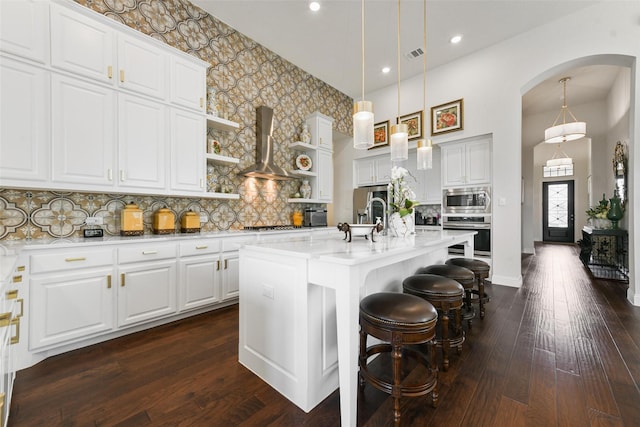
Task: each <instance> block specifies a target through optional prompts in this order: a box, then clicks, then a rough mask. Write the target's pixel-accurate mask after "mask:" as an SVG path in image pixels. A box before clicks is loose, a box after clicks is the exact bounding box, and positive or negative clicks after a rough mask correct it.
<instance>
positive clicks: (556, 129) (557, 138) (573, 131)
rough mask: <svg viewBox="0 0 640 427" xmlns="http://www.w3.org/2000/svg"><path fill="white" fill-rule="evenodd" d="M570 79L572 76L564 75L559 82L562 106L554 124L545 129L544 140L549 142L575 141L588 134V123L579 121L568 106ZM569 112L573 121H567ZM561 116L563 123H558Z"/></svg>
mask: <svg viewBox="0 0 640 427" xmlns="http://www.w3.org/2000/svg"><path fill="white" fill-rule="evenodd" d="M569 80H571V77H563V78H561V79H560V80H559V83H562V108H561V109H560V113H558V116H557V117H556V120H555V121H554V122H553V125H551V127H550V128H547V129H546V130H545V131H544V142H546V143H548V144H556V143H558V142H567V141H573V140H574V139H579V138H582V137H584V136H585V135H586V134H587V124H586V123H585V122H579V121H578V119H576V116H574V115H573V113H571V111H570V110H569V107H568V106H567V82H568V81H569ZM567 113H569V115H570V116H571V118H572V119H573V122H569V123H567ZM560 116H562V123H561V124H557V123H558V121H559V120H560Z"/></svg>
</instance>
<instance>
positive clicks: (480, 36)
mask: <svg viewBox="0 0 640 427" xmlns="http://www.w3.org/2000/svg"><path fill="white" fill-rule="evenodd" d="M319 1H320V3H321V9H320V11H319V12H317V13H313V12H311V11H310V10H309V8H308V3H309V0H192V2H193V3H194V4H196V5H197V6H200V7H201V8H203V9H204V10H206V11H207V12H208V13H210V14H211V15H213V16H215V17H217V18H218V19H220V20H221V21H223V22H225V23H227V24H228V25H230V26H231V27H232V28H235V29H236V30H238V31H239V32H241V33H243V34H245V35H246V36H248V37H250V38H252V39H253V40H255V41H256V42H258V43H260V44H261V45H263V46H265V47H267V48H268V49H270V50H272V51H273V52H275V53H277V54H278V55H280V56H281V57H283V58H285V59H286V60H288V61H290V62H292V63H293V64H295V65H297V66H299V67H300V68H302V69H303V70H305V71H307V72H308V73H310V74H312V75H314V76H316V77H318V78H319V79H321V80H322V81H324V82H326V83H328V84H330V85H331V86H333V87H335V88H336V89H338V90H340V91H342V92H344V93H345V94H347V95H349V96H351V97H353V98H360V97H361V84H362V71H361V67H362V62H361V44H360V43H361V37H360V29H361V25H360V23H361V2H360V1H359V0H319ZM594 3H597V1H591V0H428V1H427V29H428V30H427V40H428V41H427V68H428V69H429V68H434V67H437V66H439V65H442V64H446V63H448V62H451V61H453V60H455V59H457V58H460V57H462V56H465V55H469V54H471V53H474V52H477V51H478V50H481V49H483V48H486V47H488V46H491V45H493V44H496V43H499V42H501V41H503V40H506V39H508V38H511V37H513V36H515V35H517V34H519V33H522V32H525V31H528V30H530V29H532V28H535V27H537V26H540V25H543V24H545V23H547V22H549V20H550V19H551V18H550V17H554V18H555V19H558V18H561V17H563V16H566V15H568V14H571V13H573V12H575V11H576V10H579V9H581V8H585V7H588V6H590V5H592V4H594ZM397 7H398V3H397V2H396V1H394V0H366V2H365V13H366V24H365V31H366V52H365V65H366V70H365V73H366V75H365V84H366V88H365V90H366V91H367V92H370V91H374V90H377V89H380V88H382V87H385V86H389V85H391V84H395V82H396V81H397V74H396V70H397V51H398V50H397V36H396V35H397ZM400 18H401V28H402V30H401V37H400V42H401V48H400V51H401V53H402V55H404V54H405V53H407V52H409V51H411V50H413V49H416V48H419V47H422V45H423V28H424V26H423V1H422V0H402V2H401V15H400ZM455 34H462V35H463V37H464V38H463V40H462V42H461V43H460V44H458V45H452V44H451V43H449V39H450V37H451V36H453V35H455ZM400 64H401V65H400V66H401V77H402V79H406V78H408V77H412V76H415V75H418V74H420V73H422V70H423V62H422V57H419V58H418V59H414V60H411V61H409V60H407V59H406V58H405V57H404V56H401V62H400ZM385 65H386V66H390V67H391V69H392V71H391V73H389V74H387V75H384V74H382V72H381V68H382V67H383V66H385ZM617 72H618V68H617V67H608V66H599V67H583V68H580V69H576V70H571V71H570V72H568V73H567V72H565V73H563V74H565V75H570V76H572V80H571V81H570V82H569V84H568V87H567V93H568V96H567V97H568V100H569V105H576V104H581V103H587V102H592V101H595V100H601V99H602V98H603V97H604V96H606V94H607V93H608V91H609V89H610V87H611V84H612V82H613V80H614V78H615V76H616V75H617ZM560 77H563V76H553V77H551V78H549V79H548V80H547V81H545V82H543V83H541V84H540V85H538V86H536V87H535V88H533V89H532V90H531V91H529V92H528V93H527V94H526V96H525V97H524V99H523V111H524V114H525V115H526V114H535V113H539V112H542V111H548V110H552V109H558V110H559V108H560V105H561V98H562V88H561V85H559V84H558V79H559V78H560Z"/></svg>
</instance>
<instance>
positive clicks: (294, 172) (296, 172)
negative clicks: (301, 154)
mask: <svg viewBox="0 0 640 427" xmlns="http://www.w3.org/2000/svg"><path fill="white" fill-rule="evenodd" d="M289 173H290V174H291V175H296V176H302V177H305V176H318V173H317V172H313V171H303V170H300V169H295V170H292V171H289Z"/></svg>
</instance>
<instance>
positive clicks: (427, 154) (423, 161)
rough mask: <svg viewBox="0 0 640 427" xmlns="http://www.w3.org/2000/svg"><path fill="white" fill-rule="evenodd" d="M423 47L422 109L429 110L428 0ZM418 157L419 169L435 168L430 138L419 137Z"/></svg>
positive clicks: (423, 5)
mask: <svg viewBox="0 0 640 427" xmlns="http://www.w3.org/2000/svg"><path fill="white" fill-rule="evenodd" d="M422 11H423V14H424V16H423V30H424V32H423V34H422V36H423V45H424V47H423V49H424V54H423V55H422V111H427V0H423V4H422ZM426 134H427V129H426V126H425V121H424V120H422V135H426ZM416 159H417V161H418V164H417V168H418V170H426V169H431V168H433V146H432V144H431V140H430V139H424V138H423V139H419V140H418V142H417V147H416Z"/></svg>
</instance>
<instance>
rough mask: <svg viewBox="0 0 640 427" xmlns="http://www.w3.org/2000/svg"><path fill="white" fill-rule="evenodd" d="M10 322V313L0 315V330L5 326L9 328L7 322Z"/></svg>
mask: <svg viewBox="0 0 640 427" xmlns="http://www.w3.org/2000/svg"><path fill="white" fill-rule="evenodd" d="M10 321H11V313H10V312H8V311H7V312H6V313H2V314H0V328H4V327H5V326H9V322H10Z"/></svg>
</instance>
